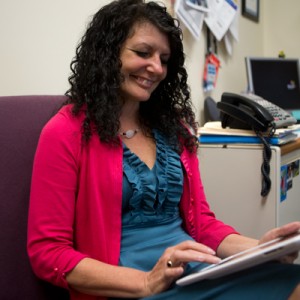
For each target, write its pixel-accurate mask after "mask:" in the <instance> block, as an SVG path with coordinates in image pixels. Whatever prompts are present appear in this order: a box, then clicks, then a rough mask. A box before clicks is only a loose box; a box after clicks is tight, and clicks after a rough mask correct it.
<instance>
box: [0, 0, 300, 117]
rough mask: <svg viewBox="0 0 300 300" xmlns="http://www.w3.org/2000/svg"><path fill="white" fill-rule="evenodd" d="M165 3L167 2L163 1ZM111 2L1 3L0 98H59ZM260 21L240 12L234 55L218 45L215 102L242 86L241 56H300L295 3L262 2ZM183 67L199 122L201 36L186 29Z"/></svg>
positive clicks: (299, 19) (29, 0)
mask: <svg viewBox="0 0 300 300" xmlns="http://www.w3.org/2000/svg"><path fill="white" fill-rule="evenodd" d="M165 1H168V0H165ZM108 2H109V0H88V1H85V0H43V1H41V0H23V1H20V0H0V38H1V40H0V95H21V94H63V93H64V92H65V91H66V90H67V89H68V81H67V78H68V76H69V65H70V62H71V60H72V58H73V56H74V54H75V47H76V45H77V43H78V41H79V38H80V37H81V35H82V33H83V32H84V29H85V26H86V24H87V22H88V20H89V19H90V17H91V16H92V14H94V13H95V12H96V11H97V10H98V8H99V7H100V6H102V5H104V4H106V3H108ZM260 4H261V5H260V22H259V23H255V22H252V21H250V20H249V19H246V18H244V17H242V16H241V14H240V12H239V42H238V43H237V42H235V43H234V44H233V56H232V57H230V56H228V55H227V54H226V52H225V50H224V45H223V43H222V42H221V43H220V44H219V46H218V50H219V51H218V55H219V58H220V60H221V69H220V72H219V77H218V81H217V87H216V89H215V90H214V91H213V92H212V93H211V96H213V97H214V98H215V99H216V100H219V99H220V96H221V94H222V92H224V91H231V92H240V91H242V90H244V89H245V88H246V71H245V63H244V57H245V56H247V55H257V56H259V55H263V54H266V55H270V56H277V54H278V51H280V50H284V51H285V52H286V54H287V55H288V56H289V57H292V56H293V57H300V55H299V49H300V47H299V46H300V45H299V43H300V39H298V38H297V34H298V32H297V31H298V28H300V1H299V0H285V1H282V0H260ZM184 46H185V52H186V58H187V59H186V65H187V69H188V72H189V82H190V85H191V89H192V97H193V102H194V106H195V108H196V113H197V117H198V119H199V121H200V122H201V120H203V119H202V110H203V100H204V98H205V96H206V95H207V94H205V93H204V92H203V89H202V76H203V68H204V65H203V64H204V57H205V49H206V37H205V33H204V32H203V33H202V36H201V39H200V41H195V40H194V39H193V37H192V36H191V35H190V33H189V32H187V31H186V30H184Z"/></svg>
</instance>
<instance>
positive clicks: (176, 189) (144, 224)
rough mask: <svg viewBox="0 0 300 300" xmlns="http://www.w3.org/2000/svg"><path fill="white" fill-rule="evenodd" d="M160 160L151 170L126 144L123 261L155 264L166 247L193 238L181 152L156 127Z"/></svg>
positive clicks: (145, 267) (134, 264) (143, 265)
mask: <svg viewBox="0 0 300 300" xmlns="http://www.w3.org/2000/svg"><path fill="white" fill-rule="evenodd" d="M154 137H155V140H156V162H155V164H154V167H153V168H152V169H151V170H150V169H149V168H148V166H147V165H146V164H145V163H144V162H142V161H141V160H140V159H139V157H138V156H136V155H135V154H134V153H132V152H131V151H130V150H129V149H128V148H127V147H126V145H124V146H123V147H124V157H123V174H124V175H123V215H122V240H121V254H120V265H123V266H127V267H133V268H137V269H141V270H144V271H147V270H150V269H152V268H153V266H154V264H155V263H156V262H157V260H158V258H159V257H160V256H161V254H162V253H163V251H164V250H165V249H166V248H167V247H169V246H173V245H175V244H178V243H179V242H181V241H184V240H187V239H192V238H191V237H190V236H189V235H187V233H186V232H185V231H184V230H183V229H182V227H181V223H182V219H181V217H180V214H179V206H178V205H179V201H180V197H181V194H182V188H183V171H182V167H181V162H180V156H179V154H178V153H177V152H176V151H175V150H174V149H173V148H172V147H171V146H170V145H169V144H168V143H167V141H166V139H165V137H164V136H163V135H162V134H161V133H159V132H158V131H154ZM145 258H147V259H145Z"/></svg>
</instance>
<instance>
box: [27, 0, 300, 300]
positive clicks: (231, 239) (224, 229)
mask: <svg viewBox="0 0 300 300" xmlns="http://www.w3.org/2000/svg"><path fill="white" fill-rule="evenodd" d="M72 72H73V73H72V76H71V77H70V78H69V81H70V84H71V88H70V90H69V91H68V93H67V94H68V96H69V101H68V103H66V105H64V106H63V107H62V108H61V110H60V111H59V112H58V113H57V114H56V115H55V116H54V117H53V118H52V119H51V120H50V121H49V123H48V124H47V125H46V126H45V128H44V129H43V132H42V134H41V137H40V141H39V145H38V148H37V152H36V157H35V162H34V170H33V177H32V189H31V199H30V209H29V224H28V253H29V257H30V260H31V263H32V267H33V270H34V271H35V273H36V274H37V275H38V276H39V277H41V278H43V279H44V280H47V281H50V282H52V283H53V284H57V285H59V286H62V287H65V288H68V289H69V290H70V294H71V299H106V298H145V297H149V296H153V295H154V296H153V297H154V299H175V298H176V297H177V298H178V299H182V298H183V297H190V299H226V297H229V298H230V299H234V298H238V297H239V295H240V292H241V290H240V288H239V287H243V289H242V290H243V294H245V297H246V295H248V294H249V295H250V291H251V290H253V289H254V290H255V295H257V296H258V297H259V296H261V297H265V296H266V297H267V296H270V297H269V298H272V293H274V288H273V286H272V284H273V278H274V277H277V278H279V279H280V284H278V290H277V291H276V297H277V298H276V299H286V298H287V297H288V296H289V295H291V297H294V296H296V295H297V294H296V292H297V289H296V286H297V284H298V283H299V282H300V272H299V267H297V266H295V265H283V264H274V265H270V266H269V267H268V269H267V270H264V271H261V272H259V273H257V269H254V270H252V271H247V274H246V275H244V276H241V274H237V275H235V276H233V277H231V278H230V280H228V279H226V278H225V279H222V280H212V281H210V282H209V283H201V284H198V285H197V286H196V285H191V286H189V287H188V288H179V287H176V286H175V285H174V282H175V281H176V279H178V278H179V277H180V276H182V275H183V273H184V272H187V271H191V270H192V268H193V267H194V266H196V267H200V268H201V267H203V266H205V265H207V264H211V263H217V262H218V261H219V260H220V258H223V257H226V256H229V255H232V254H234V253H237V252H239V251H241V250H244V249H248V248H250V247H253V246H255V245H257V243H262V242H264V241H267V240H270V239H272V238H275V237H277V236H281V235H287V234H290V233H292V232H295V231H297V230H298V229H299V228H300V223H298V222H295V223H292V224H288V225H287V226H285V227H282V228H278V229H274V230H272V231H270V232H268V233H267V234H266V235H265V236H264V237H263V238H262V239H261V240H259V241H257V240H254V239H251V238H247V237H243V236H241V235H239V234H238V233H237V232H236V231H235V230H234V229H233V228H232V227H230V226H228V225H225V224H223V223H222V222H221V221H219V220H217V219H216V218H215V216H214V214H213V213H212V212H211V211H210V209H209V206H208V204H207V202H206V200H205V196H204V192H203V187H202V183H201V179H200V175H199V170H198V161H197V155H196V149H197V139H196V138H195V137H194V136H193V134H192V132H195V131H196V122H195V118H194V114H193V111H192V108H191V101H190V93H189V89H188V86H187V73H186V70H185V68H184V54H183V46H182V40H181V31H180V28H179V26H178V24H177V22H176V21H175V20H174V19H173V18H172V17H171V16H170V15H169V14H168V13H167V12H166V10H165V8H164V7H162V6H160V5H158V4H156V3H154V2H149V3H144V2H143V1H142V0H118V1H114V2H112V3H110V4H108V5H106V6H104V7H103V8H101V9H100V10H99V11H98V12H97V13H96V15H95V16H94V18H93V20H92V22H91V24H90V25H89V27H88V29H87V31H86V34H85V35H84V36H83V38H82V40H81V43H80V44H79V46H78V48H77V52H76V57H75V59H74V61H73V62H72ZM293 258H294V257H292V256H290V257H286V258H285V259H288V260H290V261H292V259H293ZM270 283H272V284H271V285H270ZM254 284H255V285H256V284H257V285H259V287H263V288H257V289H256V288H254V287H253V285H254ZM245 288H246V289H247V290H245ZM278 295H281V298H278ZM298 295H299V291H298ZM218 297H219V298H218ZM245 297H244V298H245ZM267 298H268V297H267ZM291 299H292V298H291Z"/></svg>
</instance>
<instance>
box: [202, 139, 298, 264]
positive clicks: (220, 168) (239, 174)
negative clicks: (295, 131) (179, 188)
mask: <svg viewBox="0 0 300 300" xmlns="http://www.w3.org/2000/svg"><path fill="white" fill-rule="evenodd" d="M271 149H272V158H271V161H270V179H271V182H272V185H271V190H270V192H269V194H268V195H267V196H266V197H262V196H261V195H260V192H261V186H262V175H261V165H262V160H263V148H262V146H260V145H246V144H244V145H232V144H229V145H218V144H202V145H200V148H199V150H198V158H199V166H200V172H201V178H202V181H203V185H204V190H205V194H206V198H207V201H208V203H209V204H210V207H211V209H212V210H213V211H214V212H215V214H216V216H217V218H219V219H221V220H223V221H224V222H225V223H228V224H230V225H232V226H234V227H235V228H236V229H237V230H238V231H239V232H240V233H242V234H244V235H248V236H251V237H254V238H258V237H260V236H261V235H262V234H263V233H265V232H266V231H267V230H269V229H271V228H274V227H277V226H280V225H283V224H286V223H288V222H291V221H299V220H300V175H299V160H300V139H298V140H297V141H295V142H292V143H290V144H286V145H284V146H281V147H278V146H272V147H271ZM298 260H299V259H298ZM299 261H300V260H299Z"/></svg>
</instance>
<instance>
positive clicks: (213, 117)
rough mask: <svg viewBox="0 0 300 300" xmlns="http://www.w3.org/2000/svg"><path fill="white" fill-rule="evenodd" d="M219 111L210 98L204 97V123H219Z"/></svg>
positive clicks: (215, 103)
mask: <svg viewBox="0 0 300 300" xmlns="http://www.w3.org/2000/svg"><path fill="white" fill-rule="evenodd" d="M220 120H221V117H220V110H219V109H218V107H217V102H216V101H215V100H214V99H213V98H211V97H206V98H205V100H204V121H205V123H206V122H209V121H220Z"/></svg>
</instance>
